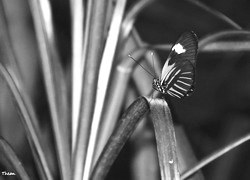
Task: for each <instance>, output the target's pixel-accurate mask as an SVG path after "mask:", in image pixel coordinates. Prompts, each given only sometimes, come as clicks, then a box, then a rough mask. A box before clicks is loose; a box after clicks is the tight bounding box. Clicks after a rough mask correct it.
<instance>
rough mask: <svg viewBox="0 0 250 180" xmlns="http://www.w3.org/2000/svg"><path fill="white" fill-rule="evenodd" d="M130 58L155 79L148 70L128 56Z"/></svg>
mask: <svg viewBox="0 0 250 180" xmlns="http://www.w3.org/2000/svg"><path fill="white" fill-rule="evenodd" d="M128 57H129V58H131V59H132V60H133V61H135V62H136V64H138V65H139V66H141V67H142V69H144V70H145V71H146V72H147V73H148V74H150V75H151V76H152V77H155V76H154V75H153V74H152V73H151V72H149V71H148V70H147V69H146V68H144V67H143V66H142V65H141V64H140V63H138V61H137V60H135V59H134V58H133V57H132V56H131V55H130V54H129V55H128Z"/></svg>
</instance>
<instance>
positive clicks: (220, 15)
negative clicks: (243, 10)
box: [186, 0, 242, 30]
mask: <svg viewBox="0 0 250 180" xmlns="http://www.w3.org/2000/svg"><path fill="white" fill-rule="evenodd" d="M186 1H188V2H189V3H192V4H194V5H196V6H198V7H200V8H202V9H204V10H205V11H207V12H208V13H210V14H212V15H214V16H215V17H217V18H218V19H221V20H222V21H224V22H226V23H228V24H229V25H230V26H232V27H234V28H235V29H238V30H240V29H242V28H241V26H240V25H238V24H237V23H236V22H234V21H233V20H232V19H230V18H229V17H227V16H226V15H225V14H223V13H221V12H220V11H217V10H215V9H213V8H211V7H209V6H207V5H206V4H204V3H202V2H200V1H198V0H186Z"/></svg>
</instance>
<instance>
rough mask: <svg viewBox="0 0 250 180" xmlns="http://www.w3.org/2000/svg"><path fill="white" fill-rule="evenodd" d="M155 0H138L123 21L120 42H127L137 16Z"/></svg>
mask: <svg viewBox="0 0 250 180" xmlns="http://www.w3.org/2000/svg"><path fill="white" fill-rule="evenodd" d="M152 2H154V0H143V1H138V2H137V3H136V4H135V5H133V6H132V8H131V9H130V10H129V11H128V13H127V14H126V17H125V18H124V21H123V23H122V28H121V34H120V43H125V41H126V40H127V38H128V37H129V35H130V33H131V31H132V29H133V27H134V23H135V21H136V19H137V16H138V15H139V14H140V13H141V11H143V10H144V8H146V7H147V6H149V5H150V4H151V3H152Z"/></svg>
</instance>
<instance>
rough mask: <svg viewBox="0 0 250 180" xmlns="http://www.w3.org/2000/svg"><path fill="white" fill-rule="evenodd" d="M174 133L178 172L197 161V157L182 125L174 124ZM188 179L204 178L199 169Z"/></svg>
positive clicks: (200, 179)
mask: <svg viewBox="0 0 250 180" xmlns="http://www.w3.org/2000/svg"><path fill="white" fill-rule="evenodd" d="M175 134H176V140H177V154H178V161H179V168H180V172H184V171H186V170H187V169H188V168H189V167H191V166H192V165H193V164H195V163H197V158H196V157H195V154H194V152H193V150H192V147H191V144H190V143H189V140H188V138H187V134H186V133H185V131H184V129H183V126H180V125H177V126H175ZM189 180H204V176H203V174H202V172H201V171H199V172H198V173H196V174H195V175H194V176H193V177H192V178H190V179H189Z"/></svg>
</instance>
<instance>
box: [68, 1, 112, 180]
mask: <svg viewBox="0 0 250 180" xmlns="http://www.w3.org/2000/svg"><path fill="white" fill-rule="evenodd" d="M106 10H107V2H106V1H98V0H94V1H92V2H89V4H88V10H87V22H86V23H87V24H86V29H85V36H84V38H85V42H84V47H83V48H84V49H83V53H84V55H85V56H84V57H83V58H84V60H83V62H84V72H83V82H82V84H83V85H82V88H83V89H82V97H81V104H80V114H79V126H78V132H77V139H76V147H75V152H74V159H73V166H74V169H73V170H74V173H73V176H74V177H73V179H74V180H80V179H82V176H83V175H84V173H87V171H86V169H85V168H87V167H88V166H86V165H85V164H86V162H85V160H86V152H87V148H88V142H89V134H90V129H91V128H90V127H91V123H92V118H93V109H94V106H95V101H96V89H97V88H98V87H97V79H98V70H99V67H100V63H101V59H102V52H103V46H104V40H105V37H104V33H103V31H104V27H105V24H104V23H105V19H106ZM86 35H87V36H86Z"/></svg>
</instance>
